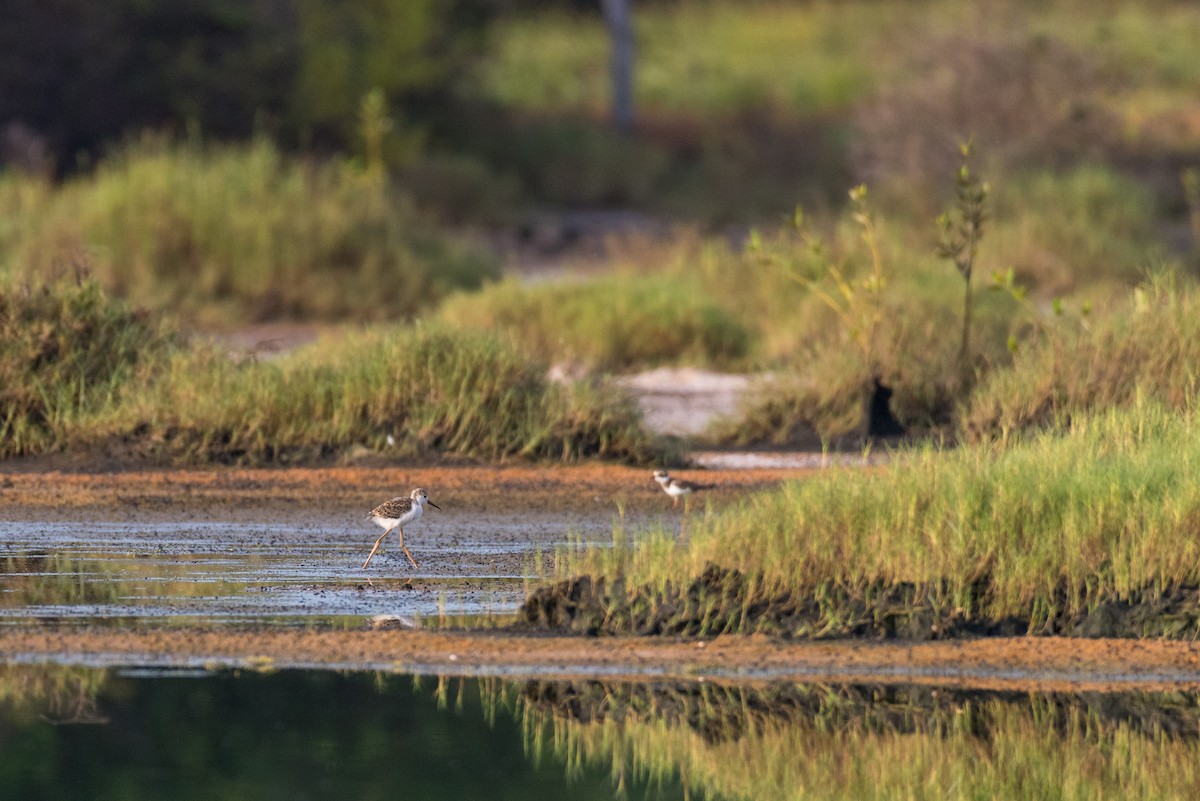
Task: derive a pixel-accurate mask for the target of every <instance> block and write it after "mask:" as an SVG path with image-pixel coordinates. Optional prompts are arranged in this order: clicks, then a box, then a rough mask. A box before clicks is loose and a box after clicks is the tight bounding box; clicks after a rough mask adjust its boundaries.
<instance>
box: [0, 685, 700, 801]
mask: <svg viewBox="0 0 1200 801" xmlns="http://www.w3.org/2000/svg"><path fill="white" fill-rule="evenodd" d="M73 694H82V695H83V696H84V697H86V698H87V699H89V704H90V706H85V707H84V708H85V709H86V710H87V711H88V712H89V713H90V715H91V718H90V719H91V720H95V719H96V718H104V719H107V722H106V723H104V724H103V725H86V726H84V725H73V724H72V723H71V722H70V721H71V717H72V715H71V707H70V702H73V700H74V699H75V697H76V695H73ZM506 696H507V697H508V698H510V699H511V698H512V697H513V695H512V693H506ZM496 698H497V694H496V693H495V692H493V693H492V694H491V695H490V696H488V699H487V700H488V704H487V705H486V706H483V705H481V699H480V685H479V684H478V683H476V682H475V681H473V680H470V681H462V680H447V681H442V682H439V681H437V680H433V679H425V680H416V679H414V678H413V677H411V676H403V675H388V676H382V675H378V674H370V673H355V674H339V673H333V672H328V671H324V672H322V671H281V672H278V673H255V672H240V673H235V672H226V673H216V674H203V675H202V676H200V677H195V676H181V675H179V674H171V673H165V674H157V675H150V676H148V675H147V674H145V673H143V674H139V675H138V676H132V675H130V674H127V673H121V672H119V671H101V670H93V669H78V668H75V669H64V668H58V667H47V666H8V667H6V668H2V669H0V799H4V801H8V800H9V799H13V800H14V801H15V800H16V799H22V800H24V799H81V801H82V799H88V800H89V801H91V799H97V798H105V799H122V801H142V799H155V801H157V799H163V798H169V799H174V801H187V800H188V799H201V798H202V799H214V798H217V799H223V800H226V799H227V800H230V801H239V800H240V799H245V800H246V801H251V800H253V801H264V800H269V799H288V801H293V800H294V799H325V798H328V799H339V801H344V800H345V799H354V800H355V801H358V800H359V799H363V800H367V799H380V800H381V801H382V800H383V799H386V800H387V801H394V800H395V799H406V798H411V799H453V800H454V801H467V800H468V799H514V801H515V800H516V799H530V801H537V800H538V799H555V800H557V799H564V798H571V799H584V800H585V801H587V800H588V799H611V798H612V796H613V791H612V785H611V783H610V782H609V778H608V775H607V772H606V771H602V770H597V769H590V770H584V771H582V772H580V773H578V774H577V775H575V776H574V777H573V778H572V780H571V781H568V780H567V779H566V777H565V776H564V773H563V771H562V769H561V767H559V766H558V765H557V764H554V763H552V762H549V761H547V762H545V763H543V764H541V765H537V764H535V763H533V762H532V761H531V760H529V759H527V758H526V756H525V753H524V751H523V750H522V738H521V729H520V725H519V723H518V722H517V720H516V719H515V718H514V717H513V716H512V715H511V714H507V713H505V714H498V712H501V711H502V709H501V708H500V707H499V706H498V705H496V704H495V703H494V702H495V700H496ZM456 707H457V708H456ZM509 709H510V710H511V707H509ZM489 719H490V720H491V721H492V722H490V723H489ZM631 790H632V791H633V792H634V793H635V795H634V797H637V798H643V797H646V788H644V787H641V786H640V785H633V786H632V787H631ZM650 797H651V798H657V797H662V798H666V799H671V798H679V797H680V793H679V791H678V789H675V790H674V791H673V792H672V791H670V790H669V789H668V790H667V791H665V792H663V793H657V792H653V793H650Z"/></svg>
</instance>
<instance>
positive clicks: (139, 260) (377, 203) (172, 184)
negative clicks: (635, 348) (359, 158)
mask: <svg viewBox="0 0 1200 801" xmlns="http://www.w3.org/2000/svg"><path fill="white" fill-rule="evenodd" d="M33 180H34V179H29V178H19V177H17V176H11V175H10V176H8V177H7V178H6V179H5V182H4V188H3V189H2V190H0V202H3V203H4V206H5V207H4V208H3V209H0V213H2V214H3V215H5V216H8V215H15V216H18V217H20V222H19V223H17V224H14V225H13V226H11V227H10V228H8V229H6V230H0V237H3V240H2V241H0V247H2V248H3V252H4V254H5V256H6V258H7V260H8V267H9V269H12V270H23V271H25V272H27V273H30V274H35V275H36V274H41V273H43V272H44V271H46V270H47V269H51V268H52V266H53V265H55V264H56V263H59V262H62V261H64V260H67V261H71V260H74V259H76V258H78V254H80V253H83V254H86V255H87V258H88V260H89V262H90V263H91V264H92V266H93V271H94V274H95V276H96V278H97V279H99V280H100V281H101V282H102V283H103V284H104V285H105V286H106V287H108V288H110V289H111V290H112V291H114V292H116V293H117V294H119V295H122V296H125V297H128V298H130V299H131V300H133V301H135V302H137V303H142V304H146V305H149V306H152V307H155V308H171V309H173V310H175V311H178V312H180V313H182V314H185V315H188V316H195V317H200V318H209V319H211V318H216V319H217V320H224V321H228V320H230V319H237V320H243V321H244V320H245V319H246V318H250V319H269V318H279V317H323V318H338V317H345V316H350V315H353V316H354V317H355V318H356V319H364V318H365V319H384V320H395V319H397V318H403V317H407V316H410V315H413V314H415V313H416V312H417V311H419V310H420V308H421V307H422V304H423V303H430V302H436V300H437V299H438V298H440V297H441V296H443V295H445V294H446V293H447V292H449V291H450V290H452V289H456V288H461V287H477V286H479V285H480V284H481V282H482V281H483V280H484V279H485V278H489V277H494V276H495V275H496V265H495V263H494V260H492V259H491V257H488V256H484V255H482V253H481V252H479V251H476V250H474V249H472V248H470V247H468V246H465V245H462V244H459V243H457V242H455V241H454V240H452V239H451V238H449V237H447V236H445V235H443V234H441V233H440V232H439V231H438V229H437V228H436V227H433V226H431V225H430V223H429V221H428V220H423V219H422V218H421V216H420V215H419V214H418V213H417V212H416V210H415V209H414V208H413V206H412V204H411V202H410V201H408V200H407V199H406V198H405V197H404V196H400V195H394V194H390V193H388V192H387V191H385V189H384V188H383V187H382V186H381V185H379V184H378V183H377V182H375V181H372V180H371V178H370V176H368V175H366V174H363V173H361V172H359V171H357V170H355V169H353V168H351V167H350V166H349V165H347V164H346V163H343V162H337V161H334V162H328V163H304V162H299V161H294V160H290V159H288V158H286V157H284V156H283V155H282V154H281V153H280V152H279V151H278V150H277V149H276V148H275V147H274V146H273V145H271V144H269V143H268V142H267V141H265V140H262V139H260V140H258V141H256V142H254V143H253V144H251V145H249V146H244V147H215V148H205V147H202V146H197V145H165V144H163V143H162V142H158V141H151V140H148V141H144V142H142V143H140V144H138V145H135V146H132V147H129V148H126V149H125V150H123V151H121V152H120V153H118V154H115V155H114V156H113V157H111V158H109V159H107V160H106V161H104V162H103V163H102V164H101V165H100V167H99V168H98V169H97V170H96V172H95V173H94V174H93V175H91V176H88V177H83V178H78V179H75V180H72V181H69V182H68V183H67V184H66V185H64V186H63V188H62V189H61V190H59V191H45V190H39V189H36V188H30V187H28V186H26V185H25V184H26V182H29V181H33Z"/></svg>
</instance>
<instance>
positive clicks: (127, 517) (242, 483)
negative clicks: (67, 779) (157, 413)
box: [0, 464, 1200, 691]
mask: <svg viewBox="0 0 1200 801" xmlns="http://www.w3.org/2000/svg"><path fill="white" fill-rule="evenodd" d="M681 472H683V474H685V475H688V474H692V475H701V476H702V477H703V479H704V481H705V482H706V483H709V482H711V483H716V484H718V485H719V487H718V488H717V489H715V490H713V491H711V492H708V493H706V494H705V495H703V496H698V498H697V499H696V501H695V502H693V504H692V509H691V511H690V512H689V513H688V514H702V513H703V510H704V507H705V505H708V504H711V505H712V507H713V508H720V507H721V506H724V505H727V504H729V503H732V502H734V501H736V500H737V499H738V498H739V497H741V496H742V495H743V494H745V493H747V492H750V491H753V490H756V489H760V488H764V487H768V486H770V485H772V484H774V483H776V482H778V481H781V480H784V479H789V478H803V477H804V476H805V475H809V474H811V470H798V469H757V470H728V471H723V470H707V471H703V472H701V471H699V470H697V471H681ZM418 485H420V486H424V487H426V488H428V489H429V490H430V492H431V495H432V496H433V497H434V498H435V499H436V501H437V502H438V503H439V504H441V505H443V507H445V508H447V510H448V511H447V517H446V518H444V520H445V521H450V520H452V519H453V518H452V514H453V513H454V512H455V511H457V512H459V513H462V514H463V515H464V516H465V515H466V514H467V513H479V514H486V513H496V514H499V513H503V514H506V515H508V516H509V518H510V528H511V529H512V531H515V532H516V533H515V534H513V533H511V532H510V533H509V534H508V535H506V536H510V537H514V538H517V539H521V540H523V543H522V544H523V545H524V546H528V542H527V538H528V536H529V532H530V529H529V528H528V526H527V525H526V523H525V521H527V520H528V519H530V518H532V517H534V516H536V515H538V514H546V515H552V517H551V518H549V519H551V520H552V521H566V520H570V519H572V518H575V519H583V517H584V516H588V515H590V516H591V517H590V519H592V520H593V521H598V524H599V525H601V526H602V527H611V522H610V521H613V520H616V519H617V518H618V517H619V516H622V515H623V516H625V517H626V518H627V519H641V520H649V521H651V522H654V521H663V522H666V523H667V524H678V521H679V519H680V518H681V516H682V510H671V509H670V499H668V498H667V497H666V496H665V495H663V494H662V493H661V491H660V490H659V489H658V488H657V486H656V485H655V484H654V483H653V481H651V480H650V475H649V471H648V470H645V469H638V468H630V467H624V466H616V465H582V466H575V467H563V466H553V467H546V466H540V465H527V464H516V465H509V466H498V467H493V466H478V465H436V466H415V465H411V466H410V465H400V466H396V465H388V466H377V467H363V466H353V467H323V468H308V469H255V470H239V469H230V468H219V469H212V470H199V469H169V470H141V469H137V470H121V471H116V472H104V473H99V472H92V473H84V472H72V471H56V470H40V471H34V470H24V471H22V470H12V469H10V470H8V471H6V472H3V473H0V515H2V516H4V518H5V519H7V520H13V519H17V518H21V517H24V518H27V519H29V520H33V521H45V523H44V524H43V523H35V524H34V525H35V527H37V529H38V530H37V531H36V532H35V534H32V535H30V536H31V537H41V538H42V540H41V541H44V542H47V543H50V551H51V552H53V544H54V543H55V542H59V541H63V542H65V541H66V540H55V539H54V537H56V536H58V535H57V534H54V532H56V531H60V530H61V531H70V532H72V534H71V536H73V537H75V536H77V537H78V540H72V541H73V542H74V541H77V542H82V543H85V544H87V543H88V542H89V540H88V538H89V537H94V536H95V534H94V530H95V528H96V524H95V521H96V520H97V519H98V518H105V519H107V520H110V521H119V522H118V523H114V524H110V525H113V526H120V525H125V524H126V522H127V521H131V522H129V523H128V524H129V525H130V526H132V528H131V529H129V531H126V529H120V528H113V529H112V531H115V533H110V534H109V535H106V536H110V537H112V538H114V539H113V540H112V541H114V542H119V543H122V544H121V547H122V548H126V549H128V548H130V547H132V546H130V545H129V544H128V543H134V544H136V545H137V547H138V548H141V545H140V542H141V540H140V539H138V538H139V537H140V536H141V534H139V533H138V532H139V531H140V529H138V528H137V525H138V524H137V521H149V522H148V523H147V525H148V527H149V529H150V531H151V532H156V533H157V535H158V536H160V537H163V536H166V535H167V534H170V533H171V532H173V531H174V530H175V529H172V528H169V524H171V525H173V524H174V521H180V520H182V521H184V522H183V523H180V524H179V525H180V526H183V527H184V528H185V535H186V537H185V539H183V540H180V542H181V543H182V544H179V545H178V546H177V547H178V549H179V550H178V551H172V550H170V549H168V550H167V551H166V552H165V553H163V552H161V547H160V549H159V552H158V553H157V554H144V553H139V554H133V555H129V557H128V559H127V561H125V562H120V563H112V564H111V565H110V567H111V569H113V570H118V569H119V570H129V569H134V568H137V567H139V566H143V565H145V564H147V563H148V562H150V561H154V560H157V562H155V564H157V565H160V566H165V567H162V568H161V569H162V570H164V571H166V572H165V574H164V575H163V576H156V575H152V576H151V578H159V579H162V578H166V579H169V580H170V581H175V582H182V581H184V580H190V575H189V574H187V572H186V571H187V570H190V569H192V567H193V565H194V563H195V562H196V559H197V554H196V552H197V551H198V550H200V549H201V548H202V546H203V545H204V537H205V536H207V532H209V531H210V530H211V527H210V524H209V523H207V522H205V521H209V520H216V521H218V522H219V523H220V525H226V524H227V523H229V522H230V521H233V523H234V524H236V525H237V526H241V527H242V528H241V529H240V530H237V531H235V533H234V535H233V536H234V537H235V538H240V539H239V541H240V542H241V543H242V544H240V545H239V546H238V548H241V549H243V550H242V551H237V550H236V549H233V548H226V547H225V546H224V545H222V548H221V550H220V553H218V554H216V556H217V557H219V559H215V560H214V561H213V564H214V565H215V567H213V568H210V567H205V568H204V569H206V570H210V571H211V572H215V573H216V575H217V577H218V578H219V579H221V580H223V581H225V582H232V581H233V579H231V574H232V573H234V572H235V570H236V569H237V565H236V564H234V563H233V562H231V561H229V560H231V559H233V558H235V557H237V558H239V559H240V558H243V557H244V559H245V561H246V563H247V564H248V565H249V566H250V567H251V568H253V571H258V570H261V569H263V565H268V564H270V560H271V559H273V558H276V557H278V554H279V553H280V552H283V553H285V554H289V553H290V554H291V556H289V557H288V558H292V559H294V560H297V561H296V562H295V564H291V563H289V565H290V566H288V568H287V569H288V570H299V569H301V568H302V569H303V570H304V571H307V572H304V573H303V575H302V576H301V578H300V579H296V581H300V582H301V584H302V585H303V586H302V587H301V588H300V589H301V590H303V591H304V592H308V596H306V597H309V598H311V597H314V596H321V597H318V598H317V600H318V602H319V603H326V601H324V600H322V598H323V597H325V596H333V595H339V594H340V595H342V596H344V597H347V598H365V599H367V600H368V601H371V602H372V603H374V604H376V605H378V606H379V607H381V608H383V609H387V611H392V609H391V608H392V607H393V606H395V605H396V604H397V603H400V602H401V601H402V600H403V599H407V598H410V597H414V596H420V595H421V593H422V592H426V594H427V595H429V596H430V599H429V600H430V603H432V604H434V606H435V607H436V604H437V603H438V598H437V593H439V592H440V590H439V589H438V587H439V586H443V585H438V583H437V582H438V581H458V580H461V577H462V576H463V575H465V573H464V568H463V562H461V561H458V562H456V561H455V560H456V559H457V560H461V559H463V558H466V557H464V556H463V555H464V554H465V555H466V556H468V557H469V556H470V554H471V553H473V552H472V551H471V550H470V549H471V548H475V549H476V550H477V551H479V548H480V546H479V544H478V541H477V540H472V539H471V536H469V535H462V539H463V542H462V543H457V542H448V541H447V540H448V539H449V538H450V537H451V534H450V531H449V530H450V529H451V528H452V526H451V525H450V524H449V523H447V522H442V523H437V524H434V522H433V521H431V525H430V526H429V528H428V529H427V530H425V531H423V532H421V533H420V534H417V535H414V537H413V540H414V542H415V543H417V544H418V545H419V546H420V547H421V548H422V550H423V552H424V553H427V554H429V555H430V556H429V559H428V561H427V563H428V564H429V565H430V568H429V572H425V573H423V574H422V575H420V576H417V575H414V574H407V573H406V574H404V575H401V573H403V572H404V571H403V570H402V569H401V568H402V566H400V567H396V568H395V570H394V571H393V570H392V568H391V567H389V568H387V570H385V571H384V573H385V574H386V575H385V578H384V581H383V582H381V586H377V587H366V588H364V587H363V586H361V585H359V584H358V582H360V581H361V578H360V577H361V571H360V570H359V565H360V564H361V560H362V558H363V554H365V552H366V549H367V548H369V545H370V541H371V538H370V536H369V528H363V529H362V531H359V530H357V529H354V528H353V526H355V525H359V526H361V525H362V520H361V518H362V515H363V514H364V513H365V510H367V509H369V508H370V507H371V506H372V505H374V504H375V503H377V502H378V501H379V500H381V499H383V498H387V497H391V496H392V495H395V494H398V493H399V492H401V491H404V490H406V489H407V488H410V487H413V486H418ZM639 516H640V517H639ZM313 519H316V520H318V521H320V522H318V523H312V524H309V525H310V526H311V527H310V528H308V529H303V528H300V529H297V530H293V528H294V526H293V524H294V523H295V521H298V520H299V521H306V520H313ZM483 519H484V525H483V529H482V530H483V531H484V532H485V533H489V534H490V535H492V536H495V531H494V530H493V527H492V524H491V523H488V522H487V520H488V518H486V517H485V518H483ZM164 521H166V522H164ZM197 521H198V522H197ZM264 521H265V522H264ZM329 521H333V522H332V523H330V522H329ZM438 525H441V526H442V528H440V529H439V528H438V527H437V526H438ZM557 525H558V523H557V522H551V523H550V524H549V527H550V528H556V527H557ZM254 526H258V528H255V527H254ZM322 526H324V528H322ZM235 527H236V526H235ZM264 527H265V528H264ZM130 531H131V532H132V533H129V532H130ZM264 531H265V532H266V533H265V535H264ZM47 532H49V533H47ZM74 532H78V534H75V533H74ZM556 535H557V534H556ZM64 536H66V535H64ZM180 536H181V537H182V536H184V535H180ZM322 536H324V537H326V539H325V540H320V542H319V543H318V545H320V547H321V548H323V549H324V550H320V551H319V552H314V550H313V549H314V547H315V546H314V542H316V541H317V540H319V539H320V537H322ZM454 536H458V535H454ZM322 543H323V544H322ZM6 545H11V543H6ZM483 545H484V547H483V549H482V551H479V552H482V553H484V556H485V557H486V558H484V557H481V558H480V561H479V566H480V571H481V573H480V575H483V576H484V578H485V579H486V575H487V574H488V573H489V571H490V572H491V573H504V572H505V571H508V570H509V569H510V568H511V565H512V564H516V563H519V562H520V559H519V558H517V557H515V556H514V557H503V558H500V557H495V556H493V555H490V554H488V553H486V551H487V547H494V546H489V545H488V543H486V542H485V543H484V544H483ZM80 547H83V546H80ZM173 547H176V546H173ZM439 548H440V549H441V550H438V549H439ZM456 549H457V550H456ZM146 550H147V551H148V550H150V548H149V546H147V547H146ZM235 551H236V552H235ZM360 551H361V553H360ZM314 554H315V555H314ZM505 559H507V560H508V561H507V562H506V561H504V560H505ZM321 560H324V561H321ZM439 560H441V561H439ZM497 560H499V561H497ZM34 561H36V560H34ZM30 563H33V562H30ZM343 563H344V564H343ZM39 564H40V563H39ZM330 564H333V565H335V566H336V569H337V570H339V571H344V572H342V573H333V572H330V568H329V565H330ZM384 564H385V565H387V564H389V563H387V562H385V563H384ZM390 564H391V565H392V567H395V566H396V565H398V564H399V563H398V562H393V563H390ZM297 565H298V566H299V567H297ZM130 566H133V567H130ZM76 567H78V566H76ZM85 567H86V565H85ZM373 567H374V565H373ZM87 569H89V570H90V569H91V568H90V567H88V568H87ZM180 571H184V572H180ZM253 571H252V573H251V576H250V578H247V579H245V581H244V583H245V585H246V587H248V588H249V589H250V590H252V592H251V593H249V594H250V595H253V597H255V598H256V599H258V600H257V601H256V603H259V604H260V606H265V607H271V605H278V604H279V603H280V599H282V598H283V597H285V595H286V593H285V592H283V590H285V589H286V587H284V586H282V585H281V586H268V585H270V581H263V580H260V579H259V578H258V576H257V574H256V573H254V572H253ZM388 571H391V572H396V575H394V576H393V575H390V572H388ZM147 575H150V574H147ZM283 575H285V576H288V575H292V574H291V573H284V574H283ZM313 576H316V577H318V579H319V581H321V582H323V583H321V584H319V585H315V587H314V586H310V584H311V582H313V581H314V579H313ZM406 576H411V578H407V577H406ZM18 580H19V579H17V578H14V577H11V576H5V575H0V583H5V586H4V589H6V590H7V589H10V588H11V587H12V586H13V585H14V582H16V581H18ZM20 580H23V579H20ZM104 580H105V581H109V579H108V578H106V577H105V578H104ZM122 580H126V581H127V578H122ZM506 580H507V581H510V582H514V583H513V587H515V588H517V589H519V587H520V579H519V578H509V579H506ZM109 583H112V582H109ZM158 583H160V584H161V583H163V582H162V581H159V582H158ZM167 583H169V582H167ZM105 586H108V585H107V584H106V585H105ZM122 591H124V590H122ZM204 592H208V591H207V590H204ZM245 594H247V593H246V590H245V589H244V588H243V587H242V586H241V585H238V586H237V587H235V588H234V590H231V591H230V593H229V595H230V597H233V598H239V597H241V595H245ZM10 595H11V594H10ZM373 599H374V600H373ZM398 599H399V600H398ZM188 602H189V603H193V604H195V603H197V602H196V601H195V599H189V600H188ZM163 603H171V602H170V601H169V600H168V601H163ZM189 608H193V607H189ZM356 608H357V607H356ZM516 611H517V610H516V608H515V605H514V608H513V609H512V612H513V613H514V614H515V613H516ZM23 614H24V613H23V612H21V611H20V610H19V609H18V610H17V611H16V613H14V614H12V615H10V616H9V618H8V620H9V622H6V623H3V624H2V625H0V662H6V663H64V664H91V665H100V666H106V665H120V666H151V667H233V668H254V669H263V668H285V667H322V668H329V669H339V670H388V671H409V672H422V673H444V674H449V675H505V676H512V677H521V676H533V677H538V678H547V679H554V678H588V677H603V678H612V679H630V680H642V681H644V680H652V679H665V678H673V679H681V680H691V681H696V680H700V679H704V680H709V681H722V682H751V683H753V682H765V681H779V680H785V681H786V680H794V681H830V682H833V681H850V682H877V683H884V684H900V683H904V684H928V685H939V686H956V687H970V688H978V689H1019V690H1026V689H1046V690H1052V689H1068V690H1073V691H1079V690H1084V689H1088V690H1116V689H1128V688H1142V689H1154V688H1200V645H1197V644H1196V643H1193V642H1184V641H1166V640H1136V639H1124V640H1112V639H1088V640H1084V639H1075V638H1060V637H993V638H978V639H975V638H969V637H968V638H964V639H959V640H950V641H936V642H922V643H917V642H910V641H895V640H893V641H878V640H872V639H868V638H864V639H861V640H833V641H808V642H804V641H783V640H776V639H770V638H766V637H763V636H721V637H718V638H716V639H711V638H703V639H695V638H692V639H685V638H676V637H662V636H660V637H623V636H621V637H599V638H597V637H586V636H571V635H565V634H547V633H544V632H536V631H532V630H530V629H528V628H525V629H517V628H513V629H504V630H498V631H488V630H479V631H468V632H463V631H447V630H431V629H430V628H429V627H428V624H427V623H426V627H425V628H386V627H385V628H379V629H371V628H369V621H370V615H359V616H358V617H352V616H350V617H348V618H347V619H346V620H343V621H342V623H341V624H340V625H337V626H331V625H328V624H325V623H322V622H320V621H319V620H315V619H313V620H310V621H308V622H305V621H303V620H300V621H295V620H293V621H291V622H289V623H286V624H279V625H246V624H243V623H238V622H237V621H236V620H234V621H233V622H230V623H226V622H214V621H212V620H205V619H204V616H203V614H202V615H200V616H199V618H198V619H191V620H188V621H186V622H179V621H175V622H172V623H170V624H166V625H164V624H162V623H156V622H153V621H147V620H142V621H140V622H136V621H135V622H132V623H131V622H129V621H122V620H116V621H110V623H109V624H107V625H98V624H96V622H95V621H94V620H91V619H90V618H88V617H87V616H84V617H81V618H80V619H77V620H73V621H66V620H64V619H59V620H58V621H57V622H55V621H52V620H43V621H41V622H36V621H34V620H31V619H29V618H28V617H23ZM398 620H399V621H400V625H403V626H420V625H421V621H420V620H415V621H414V620H409V619H405V618H404V616H403V615H400V616H398ZM426 620H428V618H426ZM114 623H115V624H114Z"/></svg>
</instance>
